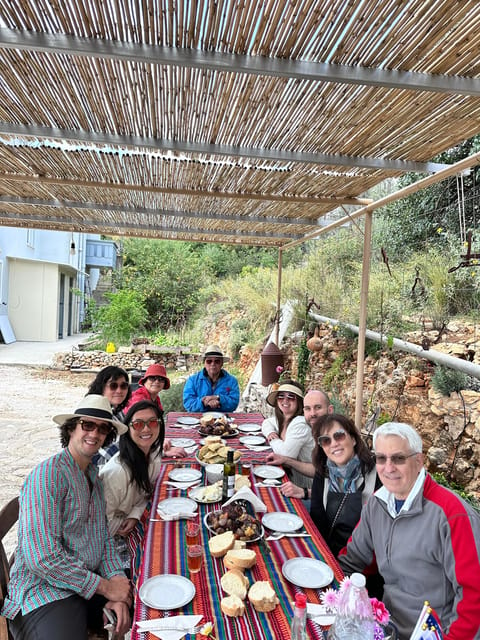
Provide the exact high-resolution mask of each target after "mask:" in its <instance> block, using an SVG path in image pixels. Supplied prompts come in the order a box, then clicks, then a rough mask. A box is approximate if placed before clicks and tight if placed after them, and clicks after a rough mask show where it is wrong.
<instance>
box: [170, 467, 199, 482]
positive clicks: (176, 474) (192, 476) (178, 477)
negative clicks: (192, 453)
mask: <svg viewBox="0 0 480 640" xmlns="http://www.w3.org/2000/svg"><path fill="white" fill-rule="evenodd" d="M168 477H169V478H170V480H173V481H174V482H194V481H195V480H199V479H200V478H201V477H202V472H201V471H200V469H190V468H189V467H177V468H176V469H172V470H171V471H170V473H169V474H168Z"/></svg>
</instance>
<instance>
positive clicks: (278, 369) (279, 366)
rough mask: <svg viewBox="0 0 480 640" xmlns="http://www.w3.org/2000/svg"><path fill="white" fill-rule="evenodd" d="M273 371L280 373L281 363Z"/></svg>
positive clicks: (281, 369)
mask: <svg viewBox="0 0 480 640" xmlns="http://www.w3.org/2000/svg"><path fill="white" fill-rule="evenodd" d="M275 371H276V372H277V373H282V371H283V367H282V365H281V364H279V365H278V367H277V368H276V369H275Z"/></svg>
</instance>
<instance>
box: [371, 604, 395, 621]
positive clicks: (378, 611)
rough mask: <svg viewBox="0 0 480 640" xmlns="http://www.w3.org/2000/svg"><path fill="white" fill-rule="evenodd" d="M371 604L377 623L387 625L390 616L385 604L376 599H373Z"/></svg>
mask: <svg viewBox="0 0 480 640" xmlns="http://www.w3.org/2000/svg"><path fill="white" fill-rule="evenodd" d="M370 603H371V605H372V611H373V616H374V618H375V621H376V622H378V623H380V624H387V622H388V621H389V620H390V614H389V613H388V611H387V608H386V607H385V605H384V604H383V602H380V600H377V599H376V598H371V599H370Z"/></svg>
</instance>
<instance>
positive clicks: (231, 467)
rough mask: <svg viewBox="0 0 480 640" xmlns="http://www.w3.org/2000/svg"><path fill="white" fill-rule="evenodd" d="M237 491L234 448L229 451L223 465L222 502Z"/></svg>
mask: <svg viewBox="0 0 480 640" xmlns="http://www.w3.org/2000/svg"><path fill="white" fill-rule="evenodd" d="M234 491H235V463H234V461H233V450H232V449H229V451H228V452H227V461H226V462H225V464H224V465H223V488H222V502H225V501H226V500H228V499H229V498H231V497H232V496H233V493H234Z"/></svg>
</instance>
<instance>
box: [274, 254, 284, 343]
mask: <svg viewBox="0 0 480 640" xmlns="http://www.w3.org/2000/svg"><path fill="white" fill-rule="evenodd" d="M277 271H278V276H277V313H276V315H275V317H276V322H275V344H276V345H277V347H278V346H279V345H278V339H279V333H280V298H281V291H282V249H281V248H280V249H279V250H278V269H277Z"/></svg>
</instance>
